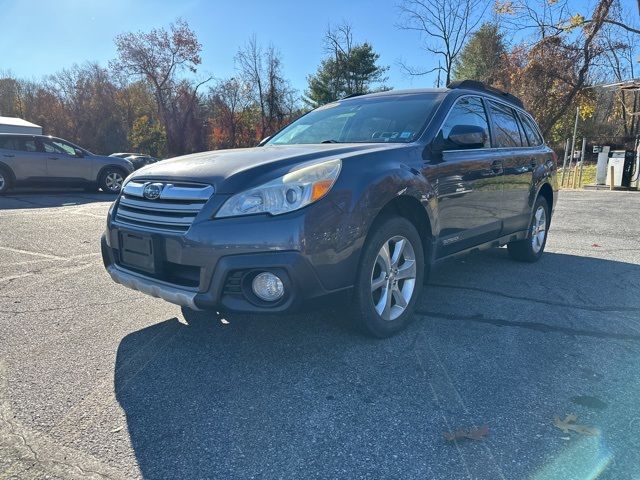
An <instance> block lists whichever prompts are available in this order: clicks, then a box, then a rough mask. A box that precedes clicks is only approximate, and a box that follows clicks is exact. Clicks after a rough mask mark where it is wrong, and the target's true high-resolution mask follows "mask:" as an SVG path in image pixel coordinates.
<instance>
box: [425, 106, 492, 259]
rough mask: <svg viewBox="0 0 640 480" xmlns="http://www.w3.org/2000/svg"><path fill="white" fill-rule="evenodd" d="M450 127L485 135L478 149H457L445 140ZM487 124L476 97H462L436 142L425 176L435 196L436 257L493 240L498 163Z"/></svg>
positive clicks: (482, 108)
mask: <svg viewBox="0 0 640 480" xmlns="http://www.w3.org/2000/svg"><path fill="white" fill-rule="evenodd" d="M456 125H476V126H480V127H482V128H483V129H484V130H485V132H486V137H485V138H486V140H485V144H484V145H483V146H482V147H477V148H466V149H460V148H459V147H456V146H455V145H452V144H450V143H449V141H448V136H449V133H450V132H451V129H452V128H453V127H454V126H456ZM489 139H490V135H489V122H488V118H487V113H486V110H485V107H484V103H483V101H482V98H480V97H479V96H464V97H461V98H459V99H458V100H457V101H456V103H455V104H454V106H453V107H452V108H451V110H450V111H449V114H448V115H447V118H446V119H445V121H444V123H443V125H442V127H441V129H440V131H439V133H438V134H437V136H436V141H437V142H442V144H443V145H445V148H444V150H443V152H442V162H441V163H440V164H439V165H437V166H436V167H435V168H433V169H429V170H428V171H427V172H426V175H427V176H428V177H431V178H430V180H431V182H432V184H433V185H435V186H436V191H437V197H438V222H439V226H440V237H439V245H438V256H446V255H450V254H452V253H455V252H457V251H460V250H464V249H466V248H469V247H472V246H474V245H477V244H480V243H484V242H487V241H490V240H492V239H494V238H495V237H496V236H497V235H498V234H499V231H500V228H501V222H500V204H501V202H502V185H501V180H500V178H501V175H502V163H501V161H500V159H499V158H496V157H495V156H494V155H493V154H492V149H491V148H490V147H491V144H490V140H489Z"/></svg>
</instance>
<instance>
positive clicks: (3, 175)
mask: <svg viewBox="0 0 640 480" xmlns="http://www.w3.org/2000/svg"><path fill="white" fill-rule="evenodd" d="M10 181H11V180H10V177H9V174H8V173H7V172H6V171H5V170H4V169H3V168H0V195H2V194H3V193H6V191H7V190H9V187H10V186H11V184H10Z"/></svg>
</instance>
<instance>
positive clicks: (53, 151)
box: [0, 133, 134, 194]
mask: <svg viewBox="0 0 640 480" xmlns="http://www.w3.org/2000/svg"><path fill="white" fill-rule="evenodd" d="M133 170H134V166H133V164H132V163H131V162H130V161H129V160H125V159H123V158H114V157H103V156H101V155H95V154H93V153H91V152H90V151H89V150H86V149H84V148H81V147H79V146H77V145H74V144H73V143H71V142H68V141H67V140H63V139H61V138H57V137H50V136H45V135H19V134H9V133H0V194H2V193H5V192H7V191H8V190H9V189H10V188H12V187H19V186H31V185H38V186H49V187H50V186H73V187H86V188H88V189H92V190H95V189H97V188H101V189H102V191H103V192H107V193H118V192H120V189H121V188H122V183H123V182H124V179H125V178H126V177H127V175H129V174H130V173H131V172H133Z"/></svg>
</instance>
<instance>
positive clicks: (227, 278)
mask: <svg viewBox="0 0 640 480" xmlns="http://www.w3.org/2000/svg"><path fill="white" fill-rule="evenodd" d="M289 221H293V222H294V223H295V219H293V220H289ZM271 227H275V226H273V225H272V226H271ZM281 227H282V228H277V227H275V228H270V229H269V232H272V233H271V234H269V233H268V232H267V231H265V230H261V229H260V228H256V226H254V227H253V228H252V233H250V232H249V231H248V230H246V231H245V230H244V229H243V228H240V229H239V230H238V228H236V229H232V230H235V231H233V234H234V236H236V238H237V239H238V240H236V243H235V244H234V245H233V246H231V245H229V244H228V243H227V242H226V241H224V239H223V238H222V237H224V235H223V234H222V232H217V233H216V232H213V231H208V232H207V234H206V235H205V234H204V232H200V234H199V235H198V228H197V227H195V228H193V229H192V230H193V231H192V232H190V234H189V235H185V236H181V235H180V236H173V235H166V236H165V235H153V236H154V237H155V238H154V245H158V250H159V251H160V257H161V260H160V261H161V262H163V263H164V264H165V267H166V268H165V269H164V270H165V272H166V274H167V275H166V276H165V277H161V276H157V275H150V274H148V273H146V272H141V271H136V270H132V269H130V268H128V267H125V266H123V265H122V264H121V262H120V253H119V241H120V234H121V233H122V232H125V231H126V232H132V231H134V232H135V229H134V230H132V229H131V228H129V227H127V228H126V229H123V228H122V227H120V226H118V225H117V224H113V223H110V225H109V226H108V228H107V232H106V233H105V234H104V235H103V237H102V242H101V243H102V258H103V262H104V265H105V268H106V270H107V272H108V273H109V275H110V276H111V278H112V279H113V280H114V281H115V282H117V283H120V284H122V285H124V286H126V287H128V288H131V289H134V290H138V291H140V292H143V293H145V294H147V295H151V296H153V297H158V298H162V299H163V300H166V301H168V302H171V303H174V304H177V305H181V306H184V307H189V308H191V309H194V310H205V309H218V310H222V311H230V312H243V313H281V312H288V311H294V310H297V309H299V308H300V307H301V306H302V305H307V304H313V303H319V301H320V299H322V301H323V303H324V301H326V300H329V298H328V297H334V296H335V297H337V298H340V299H342V298H344V297H343V295H342V294H344V293H347V292H348V291H349V290H350V285H344V286H341V287H338V288H327V287H326V286H325V285H324V284H323V282H322V281H321V280H320V278H319V276H318V274H317V271H316V268H315V266H314V265H312V263H311V261H310V259H309V258H308V257H307V255H305V254H303V253H302V252H301V251H299V250H291V248H295V247H296V246H299V245H300V244H299V243H298V242H297V241H296V240H292V238H295V235H293V236H292V233H293V232H294V231H295V230H296V229H295V228H294V225H293V224H290V225H288V227H289V228H285V225H281ZM137 233H143V232H142V231H139V232H137ZM144 233H146V234H148V232H144ZM230 233H231V232H230V231H229V229H227V231H226V235H229V234H230ZM214 238H215V239H216V240H215V241H213V240H211V239H214ZM258 238H259V239H260V240H259V241H258ZM277 238H280V240H276V239H277ZM302 243H304V242H302ZM276 244H278V245H277V246H276ZM287 247H288V248H289V249H287ZM325 256H326V255H325ZM327 258H328V257H327ZM338 265H339V262H338ZM337 268H339V269H341V267H337ZM263 271H270V272H273V273H275V274H277V275H278V276H279V277H280V278H281V279H282V281H283V283H284V285H285V295H284V296H283V298H282V299H280V300H278V301H277V302H273V303H266V302H264V301H261V300H260V299H258V298H257V297H256V296H255V295H253V293H252V291H251V288H250V283H251V279H252V276H255V275H256V274H257V273H260V272H263ZM341 278H342V279H343V280H344V279H346V278H348V275H344V274H343V275H342V277H341ZM168 279H169V280H170V281H167V280H168Z"/></svg>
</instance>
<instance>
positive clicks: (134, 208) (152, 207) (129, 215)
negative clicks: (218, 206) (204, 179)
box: [115, 181, 213, 233]
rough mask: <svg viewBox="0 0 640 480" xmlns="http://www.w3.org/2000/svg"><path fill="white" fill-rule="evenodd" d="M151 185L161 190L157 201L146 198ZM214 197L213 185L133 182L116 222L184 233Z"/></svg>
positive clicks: (127, 187)
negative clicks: (145, 192)
mask: <svg viewBox="0 0 640 480" xmlns="http://www.w3.org/2000/svg"><path fill="white" fill-rule="evenodd" d="M149 184H153V185H154V186H157V187H158V188H157V189H156V191H157V190H159V191H160V195H159V197H158V198H156V199H155V200H150V199H147V198H145V195H144V191H145V187H146V186H147V185H149ZM211 195H213V187H212V186H211V185H201V184H193V183H164V182H144V183H142V182H135V181H131V182H129V183H127V184H126V185H125V187H124V188H123V189H122V194H121V196H120V200H119V202H118V207H117V209H116V214H115V221H116V223H118V224H120V225H124V226H127V225H129V226H135V227H141V228H144V229H146V230H152V231H162V232H172V233H184V232H186V231H187V230H189V227H190V226H191V224H192V223H193V221H194V220H195V218H196V215H198V213H199V212H200V210H201V209H202V207H203V206H204V204H205V203H206V202H207V200H209V198H210V197H211Z"/></svg>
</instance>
